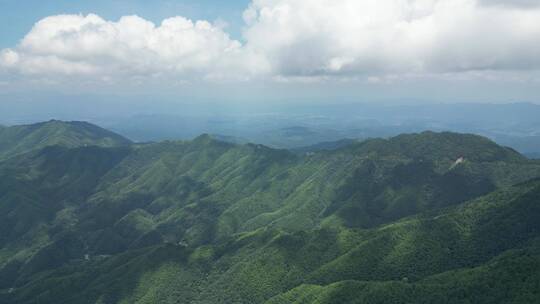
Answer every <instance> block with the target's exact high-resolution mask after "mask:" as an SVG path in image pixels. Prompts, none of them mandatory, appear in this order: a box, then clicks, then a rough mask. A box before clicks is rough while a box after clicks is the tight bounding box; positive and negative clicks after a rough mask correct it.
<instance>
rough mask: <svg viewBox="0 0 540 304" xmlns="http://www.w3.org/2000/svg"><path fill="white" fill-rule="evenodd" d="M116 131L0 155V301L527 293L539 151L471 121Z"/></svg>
mask: <svg viewBox="0 0 540 304" xmlns="http://www.w3.org/2000/svg"><path fill="white" fill-rule="evenodd" d="M60 124H61V123H60ZM38 126H40V125H38ZM41 126H42V125H41ZM27 127H31V126H27ZM94 128H97V127H89V129H92V130H93V129H94ZM289 131H290V132H293V133H295V132H303V131H302V130H296V129H294V130H289ZM107 134H109V133H107ZM295 134H296V133H295ZM62 136H63V135H61V136H60V137H62ZM109 137H110V138H116V137H115V136H113V135H110V136H109ZM12 138H13V141H11V145H14V146H18V145H20V143H19V141H25V140H26V136H21V137H20V138H19V139H18V140H17V139H16V137H12ZM92 138H95V137H90V138H84V137H83V138H79V140H80V141H81V142H88V141H91V140H92ZM48 140H49V142H60V143H63V141H61V140H60V139H55V138H54V137H48ZM120 143H122V144H120V145H114V146H113V147H105V146H97V145H96V146H85V145H73V147H69V146H66V145H53V146H47V147H44V148H42V147H39V146H36V148H35V149H34V150H31V151H28V152H27V153H24V154H17V155H15V156H13V157H11V158H10V159H9V160H4V161H3V162H0V303H176V302H178V301H182V302H187V303H349V302H350V303H366V302H367V303H395V302H396V301H397V300H396V299H403V301H405V302H419V303H433V302H437V303H445V302H446V303H462V302H463V301H462V299H464V298H466V299H470V301H472V302H474V303H493V302H500V303H508V302H511V303H532V302H535V301H537V300H538V299H540V290H538V289H537V288H535V287H534V286H536V285H535V284H537V283H538V282H539V277H538V273H540V272H539V270H540V254H539V253H540V250H539V249H540V246H539V244H540V243H539V242H540V238H539V237H540V226H539V223H540V209H539V208H540V205H539V204H538V202H539V201H540V182H539V181H538V180H534V179H535V178H538V177H540V162H538V161H533V160H529V159H527V158H526V157H524V156H522V155H521V154H519V153H518V152H516V151H514V150H512V149H509V148H505V147H501V146H499V145H497V144H495V143H494V142H492V141H490V140H488V139H486V138H484V137H480V136H476V135H469V134H457V133H450V132H444V133H435V132H423V133H419V134H407V135H400V136H397V137H392V138H389V139H370V140H366V141H361V142H348V143H347V144H343V145H341V146H332V149H321V150H320V151H310V152H312V153H308V154H305V153H293V152H289V151H287V150H278V149H272V148H268V147H266V146H262V145H254V144H235V143H227V142H224V141H220V140H216V139H215V138H214V137H213V136H209V135H202V136H199V137H197V138H196V139H194V140H192V141H166V142H160V143H149V144H130V145H125V144H123V143H124V142H122V141H120ZM323 146H324V145H323ZM317 301H318V302H317Z"/></svg>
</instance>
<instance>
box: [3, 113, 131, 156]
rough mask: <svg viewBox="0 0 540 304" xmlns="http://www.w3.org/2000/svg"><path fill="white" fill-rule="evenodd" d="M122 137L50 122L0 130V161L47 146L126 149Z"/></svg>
mask: <svg viewBox="0 0 540 304" xmlns="http://www.w3.org/2000/svg"><path fill="white" fill-rule="evenodd" d="M129 144H130V141H129V140H127V139H125V138H123V137H122V136H120V135H118V134H115V133H113V132H110V131H108V130H105V129H102V128H100V127H97V126H95V125H92V124H89V123H86V122H76V121H74V122H62V121H57V120H51V121H49V122H44V123H38V124H32V125H21V126H13V127H5V128H0V159H2V158H7V157H10V156H13V155H16V154H21V153H25V152H29V151H32V150H36V149H40V148H44V147H47V146H54V145H60V146H64V147H70V148H73V147H81V146H94V145H95V146H102V147H116V146H125V145H129Z"/></svg>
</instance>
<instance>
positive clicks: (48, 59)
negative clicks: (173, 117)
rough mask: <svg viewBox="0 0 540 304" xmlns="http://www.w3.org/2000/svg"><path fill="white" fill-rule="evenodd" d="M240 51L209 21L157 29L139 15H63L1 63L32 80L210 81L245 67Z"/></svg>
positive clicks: (168, 23) (179, 20)
mask: <svg viewBox="0 0 540 304" xmlns="http://www.w3.org/2000/svg"><path fill="white" fill-rule="evenodd" d="M240 51H241V44H240V43H239V42H238V41H236V40H233V39H231V38H230V37H229V35H228V34H227V33H226V32H224V31H223V30H222V29H221V27H219V26H214V25H212V24H211V23H209V22H206V21H197V22H192V21H191V20H188V19H186V18H183V17H174V18H170V19H166V20H164V21H163V22H162V23H161V25H160V26H156V25H154V24H153V23H152V22H149V21H147V20H144V19H142V18H140V17H137V16H127V17H122V18H121V19H120V20H118V21H117V22H112V21H106V20H104V19H102V18H101V17H99V16H97V15H93V14H90V15H87V16H82V15H59V16H52V17H48V18H45V19H43V20H41V21H39V22H38V23H36V24H35V26H34V27H33V28H32V30H31V31H30V32H29V33H28V34H27V35H26V36H25V37H24V39H23V40H22V41H21V43H20V44H19V46H17V47H16V48H15V49H7V50H3V51H2V55H1V57H0V62H1V64H2V65H3V66H4V67H6V68H11V69H14V70H15V69H16V71H17V72H19V73H22V74H26V75H40V74H57V75H83V76H84V75H86V76H114V77H119V76H130V75H132V76H142V75H144V76H155V75H166V76H171V75H176V76H178V75H181V76H182V75H183V76H186V75H189V76H190V77H194V76H201V77H205V76H208V75H212V74H215V73H220V72H225V71H228V70H229V69H230V68H231V65H232V66H234V68H239V65H238V64H237V63H236V62H235V60H236V61H237V60H238V57H239V55H240V54H239V53H240Z"/></svg>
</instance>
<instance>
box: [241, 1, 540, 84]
mask: <svg viewBox="0 0 540 304" xmlns="http://www.w3.org/2000/svg"><path fill="white" fill-rule="evenodd" d="M244 19H245V20H246V22H247V23H248V27H247V29H246V32H245V36H246V39H247V41H248V43H247V46H248V47H250V48H253V49H258V50H264V55H265V56H266V58H267V59H268V60H269V61H270V62H271V66H272V67H274V68H275V72H276V73H278V74H282V75H291V76H293V75H321V74H322V75H324V74H364V73H366V74H372V73H448V72H460V71H471V70H487V69H492V70H506V69H531V68H539V67H540V52H539V50H540V48H539V47H540V22H538V20H540V10H538V9H529V10H521V9H519V10H518V9H511V8H507V7H499V6H492V7H486V6H483V5H480V3H479V2H477V1H476V0H387V1H380V0H363V1H357V0H341V1H331V0H295V1H290V0H255V1H253V3H252V4H251V5H250V7H249V9H248V10H246V12H245V13H244Z"/></svg>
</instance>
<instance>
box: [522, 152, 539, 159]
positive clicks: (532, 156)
mask: <svg viewBox="0 0 540 304" xmlns="http://www.w3.org/2000/svg"><path fill="white" fill-rule="evenodd" d="M525 156H527V157H528V158H530V159H540V153H528V154H525Z"/></svg>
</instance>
